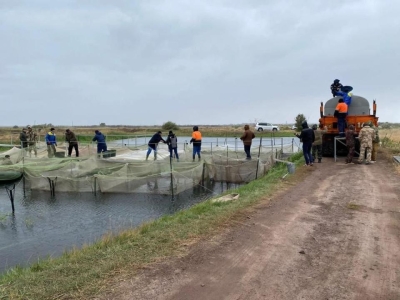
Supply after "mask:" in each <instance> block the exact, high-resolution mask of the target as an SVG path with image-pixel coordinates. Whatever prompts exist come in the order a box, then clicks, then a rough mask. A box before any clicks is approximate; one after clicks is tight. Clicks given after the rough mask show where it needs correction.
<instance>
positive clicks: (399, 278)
mask: <svg viewBox="0 0 400 300" xmlns="http://www.w3.org/2000/svg"><path fill="white" fill-rule="evenodd" d="M298 172H299V173H300V174H304V179H302V180H299V181H298V182H297V183H296V185H295V186H293V187H292V188H290V189H288V190H287V191H285V192H284V193H281V194H280V195H278V196H276V197H274V198H273V199H272V200H271V201H267V200H266V201H265V202H264V203H263V204H261V205H260V206H259V207H258V208H257V209H256V210H255V212H254V213H253V214H251V215H249V216H248V217H247V218H245V220H244V221H243V222H241V223H240V224H238V225H237V226H234V227H232V228H231V229H230V230H228V231H227V232H225V233H224V234H222V235H219V236H217V237H215V238H213V239H212V240H210V241H206V242H204V243H199V244H198V245H196V246H194V247H193V249H191V251H190V253H189V255H187V256H185V257H183V258H180V259H173V260H172V261H170V262H167V263H162V264H157V265H154V266H153V267H152V268H150V269H146V270H143V271H142V272H141V273H140V274H139V275H138V276H136V277H134V278H132V279H131V280H128V281H124V282H122V283H119V284H118V285H116V286H115V288H114V289H113V290H114V291H113V292H112V293H110V294H108V295H105V296H104V298H103V299H191V300H194V299H363V300H365V299H371V300H372V299H373V300H377V299H385V300H389V299H393V300H395V299H400V251H399V250H400V185H399V183H400V180H399V179H400V176H398V175H396V174H395V173H394V171H393V168H392V166H391V165H390V163H388V162H385V161H380V162H378V163H376V164H373V165H368V166H367V165H345V164H344V163H343V162H337V163H334V162H333V160H332V159H325V158H324V160H323V163H321V164H316V165H315V166H314V167H310V168H308V167H302V169H300V170H298Z"/></svg>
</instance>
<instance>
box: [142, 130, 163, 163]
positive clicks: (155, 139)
mask: <svg viewBox="0 0 400 300" xmlns="http://www.w3.org/2000/svg"><path fill="white" fill-rule="evenodd" d="M161 133H162V132H161V131H157V132H156V133H155V134H154V135H153V136H152V137H151V139H150V141H149V143H148V144H147V145H148V146H149V148H148V149H147V154H146V160H148V158H149V155H150V153H151V151H153V150H154V160H156V159H157V146H158V143H159V142H161V141H162V142H163V143H164V144H165V143H166V141H165V140H164V139H163V138H162V136H161Z"/></svg>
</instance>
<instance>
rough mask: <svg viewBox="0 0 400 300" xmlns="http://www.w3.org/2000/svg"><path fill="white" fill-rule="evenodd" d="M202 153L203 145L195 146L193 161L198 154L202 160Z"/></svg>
mask: <svg viewBox="0 0 400 300" xmlns="http://www.w3.org/2000/svg"><path fill="white" fill-rule="evenodd" d="M200 152H201V145H199V146H194V145H193V159H194V158H195V156H196V154H197V156H198V157H199V158H200V157H201V156H200Z"/></svg>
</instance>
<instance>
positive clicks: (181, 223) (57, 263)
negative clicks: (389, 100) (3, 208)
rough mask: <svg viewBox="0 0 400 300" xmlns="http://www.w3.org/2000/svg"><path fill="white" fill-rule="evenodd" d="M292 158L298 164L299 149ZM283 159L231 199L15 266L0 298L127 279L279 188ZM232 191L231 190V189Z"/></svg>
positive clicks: (63, 292)
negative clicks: (230, 200) (26, 265)
mask: <svg viewBox="0 0 400 300" xmlns="http://www.w3.org/2000/svg"><path fill="white" fill-rule="evenodd" d="M291 161H294V162H296V164H301V163H302V158H301V153H297V154H295V155H294V156H293V157H292V158H291ZM286 172H287V170H286V166H285V165H283V164H280V165H277V166H275V167H274V168H273V169H271V170H270V171H269V172H268V174H267V175H266V176H264V177H262V178H260V179H258V180H255V181H253V182H250V183H249V184H246V185H244V186H242V187H240V188H239V189H237V190H235V192H238V193H240V198H239V200H237V201H234V202H225V203H212V202H211V201H205V202H203V203H200V204H198V205H196V206H193V207H191V208H189V209H187V210H183V211H180V212H177V213H176V214H174V215H168V216H164V217H161V218H160V219H157V220H155V221H153V222H150V223H147V224H143V225H142V226H140V227H139V228H137V229H134V230H126V231H124V232H122V233H120V234H119V235H117V236H105V237H103V238H102V239H101V240H99V241H98V242H96V243H94V244H93V245H89V246H85V247H83V249H80V250H78V249H77V250H75V251H69V252H67V253H65V254H63V255H62V256H61V257H59V258H55V259H46V260H42V261H39V262H37V263H36V264H34V265H32V266H31V267H29V268H18V267H17V268H14V269H12V270H10V271H8V272H7V273H6V274H4V275H2V276H1V277H0V299H88V298H89V297H91V296H93V295H96V294H101V293H102V291H104V290H106V289H107V288H108V287H109V286H110V283H112V282H113V280H115V279H114V277H115V276H118V278H119V279H122V278H127V277H128V276H130V275H132V274H133V273H134V272H135V270H138V269H140V268H142V267H143V266H145V265H147V264H150V263H153V262H157V261H160V260H161V259H163V258H166V257H171V256H175V255H178V254H180V253H184V252H185V251H187V247H186V246H187V245H190V244H192V243H194V242H196V241H198V240H199V239H201V238H205V237H207V236H210V235H212V234H215V233H217V232H219V231H220V230H222V229H223V228H224V227H226V226H229V225H232V224H235V222H236V221H237V220H238V219H240V218H241V217H243V214H244V213H246V212H248V210H249V209H251V207H252V206H254V205H255V204H257V203H258V202H260V201H261V200H263V199H267V198H268V197H270V196H271V195H272V194H273V193H274V192H276V191H278V190H279V188H281V187H282V184H283V183H282V180H281V178H282V176H283V175H284V174H285V173H286ZM230 192H233V191H230Z"/></svg>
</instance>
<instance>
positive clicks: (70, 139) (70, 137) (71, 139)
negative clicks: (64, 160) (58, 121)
mask: <svg viewBox="0 0 400 300" xmlns="http://www.w3.org/2000/svg"><path fill="white" fill-rule="evenodd" d="M65 141H66V142H67V143H68V157H71V154H72V148H73V149H75V156H76V157H79V149H78V140H77V139H76V136H75V133H73V132H72V131H71V130H69V129H67V130H65Z"/></svg>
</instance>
